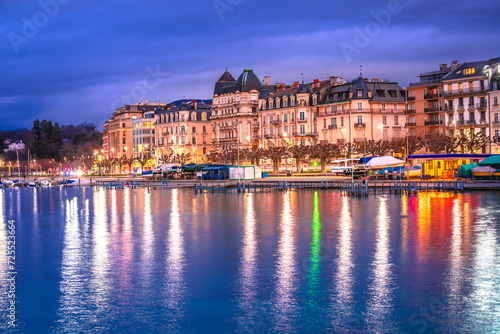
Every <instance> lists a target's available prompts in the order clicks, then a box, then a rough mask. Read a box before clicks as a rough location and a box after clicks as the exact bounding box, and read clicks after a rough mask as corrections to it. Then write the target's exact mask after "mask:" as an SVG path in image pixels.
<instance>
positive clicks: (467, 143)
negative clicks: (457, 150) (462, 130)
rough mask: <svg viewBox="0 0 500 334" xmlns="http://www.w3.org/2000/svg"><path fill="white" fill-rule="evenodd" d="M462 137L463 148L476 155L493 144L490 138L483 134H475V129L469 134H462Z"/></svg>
mask: <svg viewBox="0 0 500 334" xmlns="http://www.w3.org/2000/svg"><path fill="white" fill-rule="evenodd" d="M460 137H461V140H462V143H461V144H462V148H463V149H464V150H467V151H469V152H470V153H476V151H478V150H481V149H483V148H484V147H486V145H489V144H490V143H491V139H490V137H488V136H486V135H485V134H484V133H482V132H475V131H474V130H473V129H471V130H470V131H469V133H468V134H462V135H461V136H460Z"/></svg>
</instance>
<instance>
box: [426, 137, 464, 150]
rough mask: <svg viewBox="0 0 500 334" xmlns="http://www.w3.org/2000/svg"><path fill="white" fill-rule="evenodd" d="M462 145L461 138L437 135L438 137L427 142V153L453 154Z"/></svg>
mask: <svg viewBox="0 0 500 334" xmlns="http://www.w3.org/2000/svg"><path fill="white" fill-rule="evenodd" d="M461 145H462V138H461V137H455V136H446V135H439V137H437V138H435V139H432V140H429V141H427V147H428V148H429V151H431V152H433V153H436V154H437V153H441V152H444V153H455V152H457V151H458V149H459V148H460V146H461Z"/></svg>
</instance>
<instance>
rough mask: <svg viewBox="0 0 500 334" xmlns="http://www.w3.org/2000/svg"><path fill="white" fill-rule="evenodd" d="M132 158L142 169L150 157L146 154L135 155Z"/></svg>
mask: <svg viewBox="0 0 500 334" xmlns="http://www.w3.org/2000/svg"><path fill="white" fill-rule="evenodd" d="M134 160H135V161H137V162H138V163H139V164H140V165H141V170H142V171H143V170H144V166H145V165H147V164H148V162H150V160H151V158H149V157H148V156H144V157H136V158H135V159H134Z"/></svg>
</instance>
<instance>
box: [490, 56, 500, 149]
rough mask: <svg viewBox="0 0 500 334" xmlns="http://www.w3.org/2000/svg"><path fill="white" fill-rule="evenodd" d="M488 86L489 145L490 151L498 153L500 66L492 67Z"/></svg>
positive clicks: (499, 134)
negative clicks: (490, 144) (490, 141)
mask: <svg viewBox="0 0 500 334" xmlns="http://www.w3.org/2000/svg"><path fill="white" fill-rule="evenodd" d="M492 72H493V73H492V74H491V82H490V87H491V90H490V91H489V92H488V106H489V114H490V136H491V140H492V141H493V144H492V146H491V153H495V154H499V153H500V145H499V139H500V121H499V117H500V104H499V100H500V68H499V66H498V65H497V66H495V67H494V68H493V69H492Z"/></svg>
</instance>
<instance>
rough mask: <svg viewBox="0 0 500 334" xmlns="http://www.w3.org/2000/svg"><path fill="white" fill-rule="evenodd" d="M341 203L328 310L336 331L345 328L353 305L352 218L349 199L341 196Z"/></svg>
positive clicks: (338, 331)
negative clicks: (332, 291) (334, 268)
mask: <svg viewBox="0 0 500 334" xmlns="http://www.w3.org/2000/svg"><path fill="white" fill-rule="evenodd" d="M341 204H342V208H341V211H340V218H339V239H338V244H337V254H338V258H337V260H336V267H337V273H336V275H335V285H334V286H335V290H334V294H333V300H332V306H331V310H330V313H331V315H332V326H333V329H334V331H335V332H337V333H340V332H342V331H345V330H346V327H347V326H348V321H349V319H351V317H352V314H353V307H354V300H353V285H354V275H353V270H354V261H353V244H352V228H353V220H352V217H351V199H350V198H349V197H346V196H342V198H341Z"/></svg>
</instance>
